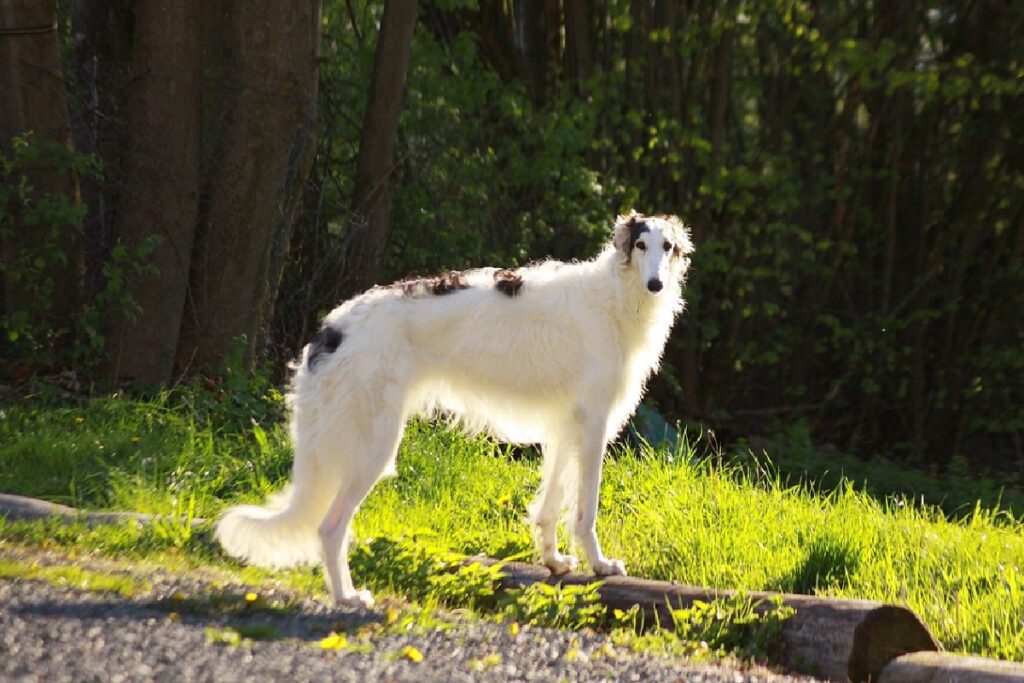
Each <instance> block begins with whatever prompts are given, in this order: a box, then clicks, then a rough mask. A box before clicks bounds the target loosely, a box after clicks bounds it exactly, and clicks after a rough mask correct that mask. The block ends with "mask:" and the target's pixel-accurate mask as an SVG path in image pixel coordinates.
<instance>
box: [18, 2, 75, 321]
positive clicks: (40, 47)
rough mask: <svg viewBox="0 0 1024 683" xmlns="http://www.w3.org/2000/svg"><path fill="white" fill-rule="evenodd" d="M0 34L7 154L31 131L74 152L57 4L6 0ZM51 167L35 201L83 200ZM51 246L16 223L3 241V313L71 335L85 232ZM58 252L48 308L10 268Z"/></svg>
mask: <svg viewBox="0 0 1024 683" xmlns="http://www.w3.org/2000/svg"><path fill="white" fill-rule="evenodd" d="M0 29H2V30H3V31H2V32H0V93H2V95H0V150H2V151H3V152H4V153H5V154H8V153H9V152H10V151H11V149H12V147H11V141H12V138H14V137H15V136H19V135H25V134H26V133H29V132H31V137H32V140H33V141H34V142H36V143H56V144H58V145H62V146H65V147H70V146H71V124H70V120H69V116H68V106H67V92H66V88H65V84H64V72H63V68H62V66H61V61H60V53H59V51H58V45H57V7H56V3H55V2H54V0H46V1H43V0H0ZM47 163H48V162H47V161H46V160H45V159H44V160H43V163H42V164H40V165H39V166H37V167H36V168H33V169H29V172H28V173H27V175H28V177H29V185H30V186H31V189H30V190H29V192H30V193H31V195H32V198H33V199H34V200H39V199H42V198H44V197H46V196H48V195H57V194H61V195H66V196H68V197H71V198H72V199H73V200H75V201H77V199H78V181H77V179H76V178H75V176H74V174H72V173H70V172H68V171H64V170H60V169H57V168H53V167H48V166H47ZM44 227H45V226H44ZM49 239H51V238H50V237H49V236H48V235H47V231H46V230H40V229H39V228H38V227H34V226H26V225H18V224H17V222H15V223H14V225H13V234H10V235H8V236H5V237H4V239H3V245H2V253H3V261H2V263H3V267H4V278H3V302H2V303H3V307H2V312H3V313H4V314H5V315H7V314H10V313H12V312H14V311H26V312H28V311H32V312H33V313H35V314H37V315H41V316H44V319H43V320H40V321H39V322H45V323H46V324H47V325H48V326H49V327H51V328H52V329H58V330H59V329H66V328H68V327H70V325H71V321H73V320H74V319H75V317H74V316H75V313H76V312H77V309H78V305H79V304H80V303H81V287H82V276H83V270H84V261H83V257H82V239H81V226H79V225H69V226H68V227H67V228H66V229H65V228H62V232H61V234H60V235H59V237H58V242H57V243H56V244H48V241H49ZM55 247H56V248H57V249H58V250H59V253H60V256H59V257H57V258H50V257H46V260H47V261H48V262H47V264H46V265H45V267H44V271H43V277H44V278H46V279H48V280H49V281H50V282H52V285H53V289H52V292H51V294H50V297H49V299H50V300H49V301H47V302H42V301H39V300H38V299H37V294H36V292H37V291H38V289H39V287H40V283H39V282H26V281H24V280H17V279H15V278H13V277H11V271H10V270H8V269H9V268H12V269H13V267H15V263H16V261H17V260H18V259H19V257H21V256H23V255H24V254H26V253H33V254H49V253H52V250H53V249H54V248H55ZM41 309H42V310H41Z"/></svg>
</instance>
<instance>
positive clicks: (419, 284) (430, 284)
mask: <svg viewBox="0 0 1024 683" xmlns="http://www.w3.org/2000/svg"><path fill="white" fill-rule="evenodd" d="M392 287H398V288H400V289H401V290H402V294H403V295H405V296H411V297H416V296H422V295H424V294H433V295H434V296H442V295H444V294H451V293H452V292H457V291H459V290H460V289H468V288H469V282H467V281H466V276H465V275H464V274H462V273H460V272H458V271H456V270H451V271H448V272H447V273H442V274H441V275H438V276H437V277H428V278H416V279H413V280H403V281H401V282H396V283H395V284H394V285H392Z"/></svg>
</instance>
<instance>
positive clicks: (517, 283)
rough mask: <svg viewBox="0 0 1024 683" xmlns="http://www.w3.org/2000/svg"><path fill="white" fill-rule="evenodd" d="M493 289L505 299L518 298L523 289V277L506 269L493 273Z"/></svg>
mask: <svg viewBox="0 0 1024 683" xmlns="http://www.w3.org/2000/svg"><path fill="white" fill-rule="evenodd" d="M494 288H495V289H497V290H498V291H499V292H501V293H502V294H504V295H505V296H507V297H514V296H518V295H519V290H521V289H522V288H523V276H522V275H520V274H519V273H517V272H515V271H514V270H509V269H508V268H503V269H502V270H498V271H495V272H494Z"/></svg>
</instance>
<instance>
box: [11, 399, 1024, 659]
mask: <svg viewBox="0 0 1024 683" xmlns="http://www.w3.org/2000/svg"><path fill="white" fill-rule="evenodd" d="M3 410H4V417H3V419H2V420H0V490H3V491H5V492H13V493H21V494H25V495H36V496H41V497H44V498H48V499H50V500H56V501H58V502H63V503H71V504H77V505H80V506H83V507H96V508H117V509H132V510H138V511H143V512H156V513H160V514H165V515H181V514H184V513H185V512H187V511H192V512H193V513H194V514H195V515H198V516H203V517H207V518H213V517H215V516H216V515H217V513H218V511H219V510H220V509H221V508H222V507H223V506H225V505H227V504H230V503H234V502H237V501H239V500H243V499H244V500H257V499H260V498H261V497H263V496H265V495H266V493H268V492H269V491H271V490H274V489H275V488H277V487H279V486H281V485H283V484H284V482H285V481H286V479H287V475H288V467H289V462H290V456H289V451H288V445H287V438H286V432H285V429H284V428H283V426H282V425H280V424H277V423H271V424H262V425H258V424H252V425H251V426H250V427H249V428H248V429H235V430H232V431H228V430H217V429H216V428H214V427H212V426H210V424H209V421H208V420H203V421H200V420H196V419H194V418H193V417H192V416H191V415H190V414H189V412H188V411H187V410H182V409H181V408H180V407H179V406H175V405H174V404H173V403H172V402H169V401H162V402H161V401H159V400H157V401H151V402H145V403H142V402H133V401H129V400H124V399H107V400H97V401H93V402H91V403H87V404H82V405H80V406H77V407H64V408H50V409H42V408H32V407H31V406H30V405H26V406H7V407H5V408H4V409H3ZM537 469H538V468H537V462H536V460H535V456H530V455H529V454H527V455H523V454H522V453H513V452H511V451H510V450H509V449H508V448H506V447H503V446H501V445H498V444H495V443H493V442H491V441H488V440H486V439H482V438H466V437H463V436H461V435H458V434H455V433H452V432H450V431H448V430H445V429H442V428H439V427H434V426H430V425H425V424H422V423H414V424H412V425H410V428H409V430H408V432H407V437H406V439H405V441H404V443H403V445H402V451H401V454H400V457H399V471H398V475H397V476H396V477H395V478H393V479H390V480H387V481H385V482H382V483H381V484H380V485H379V486H378V487H377V488H376V490H375V491H374V492H373V493H372V494H371V496H370V498H369V499H368V500H367V502H366V504H365V505H364V506H363V509H362V510H361V511H360V513H359V515H358V517H357V520H356V535H357V537H358V539H360V541H361V543H363V544H364V545H363V546H362V547H363V548H366V547H368V546H366V545H365V544H366V543H368V542H369V541H370V539H373V538H381V537H383V538H387V539H421V540H423V541H425V542H427V543H429V545H431V546H432V547H436V548H441V549H443V550H448V551H453V552H458V553H466V554H473V553H480V552H482V553H487V554H489V555H493V556H497V557H502V558H519V559H529V558H530V557H531V555H532V542H531V536H530V531H529V529H528V527H527V525H526V524H525V522H524V517H525V510H526V505H527V503H528V501H529V500H530V498H531V497H532V495H533V490H534V489H535V487H536V484H537V480H538V473H537ZM601 504H602V510H601V514H600V516H599V527H598V532H599V535H600V536H601V539H602V542H603V544H604V546H605V551H606V552H607V553H608V554H609V555H612V556H618V557H622V558H624V559H625V560H626V563H627V567H628V568H629V570H630V572H631V573H632V574H635V575H641V576H645V577H649V578H659V579H672V580H677V581H680V582H685V583H690V584H698V585H703V586H712V587H723V588H744V589H747V590H780V591H798V592H807V593H820V594H827V595H837V596H844V597H857V598H868V599H875V600H883V601H887V602H893V603H897V604H904V605H907V606H909V607H910V608H911V609H913V610H914V611H915V612H917V613H918V614H919V615H920V616H921V617H922V619H924V621H925V622H926V623H927V624H928V626H929V627H930V628H931V629H932V631H933V632H934V633H935V634H936V636H937V637H938V638H939V639H940V641H941V642H942V643H943V644H944V645H945V646H946V647H947V648H950V649H953V650H963V651H967V652H973V653H979V654H984V655H989V656H996V657H1001V658H1007V659H1015V660H1018V661H1024V585H1022V584H1024V581H1022V580H1021V578H1020V576H1021V572H1022V567H1024V527H1022V525H1021V523H1020V522H1019V521H1017V520H1014V519H1012V518H1011V517H1010V516H1009V515H1007V514H1005V513H997V512H993V511H991V510H988V509H985V508H981V507H978V508H976V510H975V511H974V513H973V514H968V515H965V516H963V517H961V518H959V519H956V520H951V519H949V518H947V517H946V516H945V515H944V514H943V513H942V512H941V511H939V510H938V509H937V508H931V507H924V506H921V505H920V504H914V503H911V502H909V501H906V500H901V499H886V500H879V499H876V498H873V497H871V496H869V495H867V494H865V493H863V492H860V491H858V490H855V489H854V488H853V487H852V486H849V485H841V486H839V487H838V488H835V489H832V490H830V491H827V492H820V491H816V490H814V489H813V488H812V487H808V486H803V485H796V486H793V485H788V484H785V483H784V482H783V481H782V480H781V479H780V478H778V477H777V476H773V475H770V474H769V475H766V474H764V473H763V472H760V471H756V470H749V469H739V468H734V467H727V466H722V465H721V464H715V463H713V462H708V461H700V460H699V459H698V458H697V457H696V455H695V452H694V451H693V450H691V449H690V448H689V447H684V448H682V449H681V450H679V451H678V452H675V453H665V452H653V451H647V450H644V451H642V452H639V453H638V452H633V451H631V450H628V449H621V448H617V449H615V450H614V451H613V453H612V454H611V457H610V458H609V461H608V463H607V465H606V468H605V475H604V480H603V485H602V495H601ZM31 529H38V526H35V527H33V526H31V525H30V526H24V525H22V526H19V525H13V524H7V525H3V524H0V538H9V539H13V540H18V541H19V542H23V543H33V542H39V543H43V542H44V541H45V542H51V543H60V542H62V541H61V538H62V537H63V538H64V539H65V541H67V542H77V543H82V544H85V545H90V544H91V545H93V546H96V547H102V548H104V549H105V551H106V552H115V553H123V554H128V555H133V554H134V555H145V554H147V553H155V552H163V551H166V550H167V549H168V548H176V549H177V550H178V551H180V552H182V553H183V554H184V556H186V557H192V558H194V560H195V561H197V562H202V561H206V560H216V561H222V558H220V557H219V556H218V554H217V551H216V549H215V548H213V547H211V546H210V545H209V544H208V543H206V542H204V541H202V540H200V539H197V538H193V537H192V536H191V535H189V534H187V533H185V532H184V531H183V530H182V529H180V528H176V527H174V526H173V525H169V526H164V527H163V528H159V527H158V528H154V529H144V530H135V531H132V530H130V529H129V528H128V527H125V528H124V529H118V530H116V531H109V530H108V531H102V530H99V529H96V530H85V529H83V528H79V529H78V531H77V532H71V531H67V530H65V531H60V530H59V529H58V528H57V526H56V525H51V526H50V527H48V529H49V531H47V532H46V533H41V532H39V531H38V530H36V531H31ZM62 534H63V536H62ZM76 534H77V535H76ZM104 534H106V536H105V535H104ZM44 537H45V538H44ZM90 539H91V540H90ZM357 552H358V550H357ZM360 562H362V563H363V566H364V567H370V566H372V562H373V558H372V557H370V556H366V555H364V556H363V558H362V559H361V560H360ZM354 568H355V570H356V571H357V572H358V571H359V562H354ZM364 574H365V571H364ZM292 576H294V577H301V576H306V577H308V582H309V585H310V586H313V585H315V584H317V583H318V582H319V577H314V576H313V575H312V573H311V572H309V571H308V570H306V571H305V572H295V573H293V574H292ZM356 579H357V582H358V581H359V580H360V578H359V576H358V575H357V577H356Z"/></svg>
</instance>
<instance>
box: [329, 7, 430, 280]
mask: <svg viewBox="0 0 1024 683" xmlns="http://www.w3.org/2000/svg"><path fill="white" fill-rule="evenodd" d="M415 26H416V2H414V1H413V0H401V1H398V2H396V1H395V0H387V2H385V3H384V16H383V18H382V19H381V23H380V33H379V35H378V36H377V49H376V53H375V55H374V60H373V74H372V77H371V81H370V98H369V102H368V103H367V105H366V112H365V114H364V116H363V129H362V137H361V138H360V141H359V158H358V160H357V162H356V178H355V190H354V193H353V198H352V205H353V207H354V218H353V220H352V223H351V225H350V226H349V234H348V236H347V243H346V249H345V272H344V273H343V275H342V282H341V287H340V290H341V294H342V296H343V297H346V298H347V297H349V296H351V295H353V294H356V293H358V292H361V291H362V290H364V289H366V288H367V287H369V286H370V285H372V284H374V283H375V282H376V281H377V278H378V277H379V275H380V262H381V256H382V255H383V253H384V245H385V244H386V243H387V237H388V232H389V230H390V219H391V187H392V176H393V173H394V170H395V146H396V138H397V135H398V115H399V112H400V110H401V103H402V93H403V91H404V90H405V76H406V72H407V71H408V68H409V49H410V46H411V44H412V34H413V29H414V28H415Z"/></svg>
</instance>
